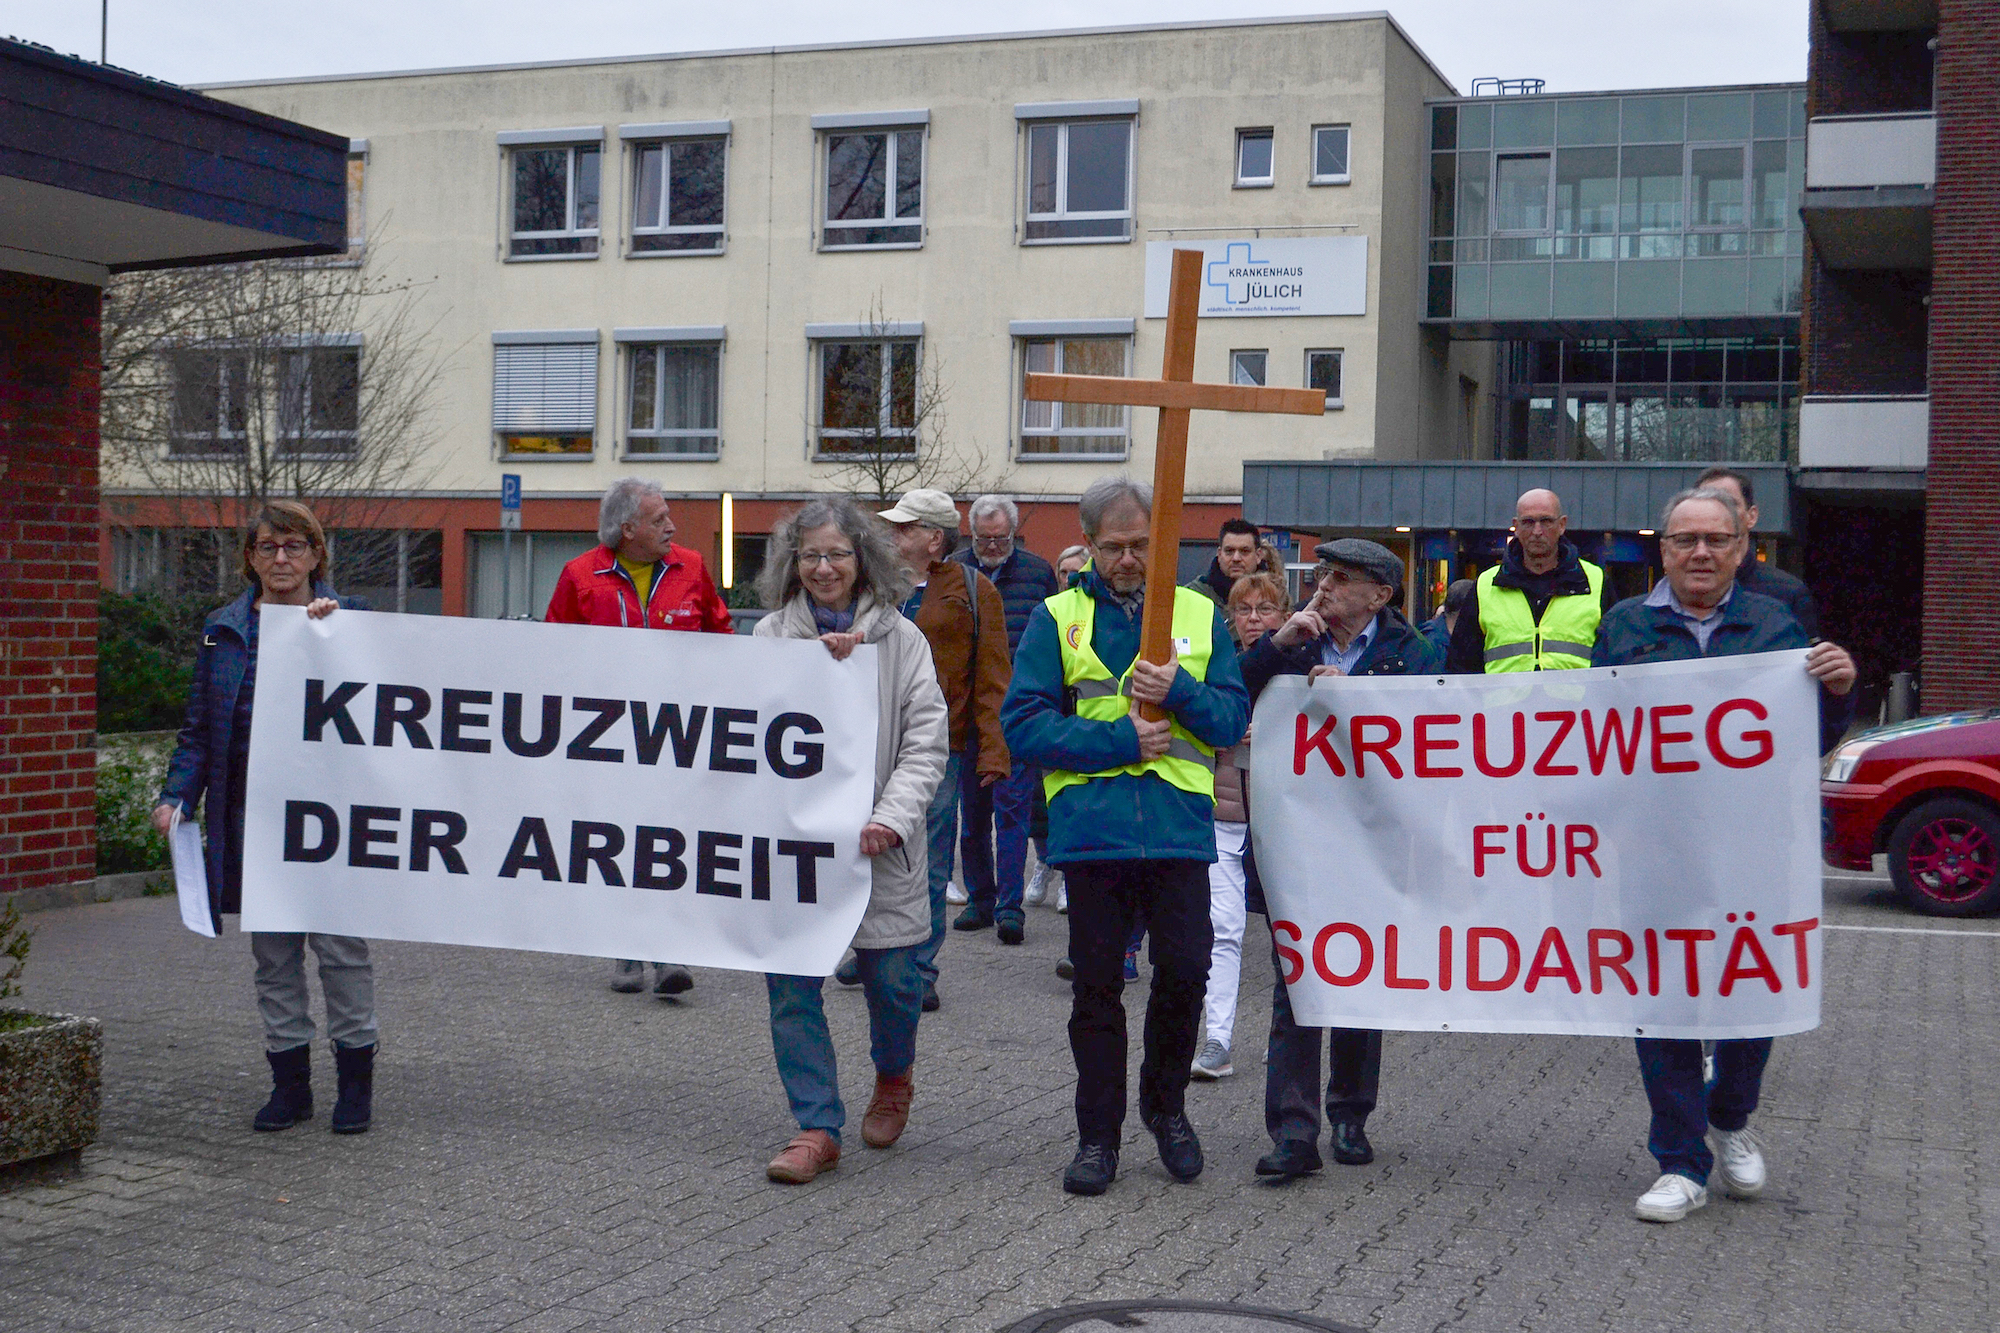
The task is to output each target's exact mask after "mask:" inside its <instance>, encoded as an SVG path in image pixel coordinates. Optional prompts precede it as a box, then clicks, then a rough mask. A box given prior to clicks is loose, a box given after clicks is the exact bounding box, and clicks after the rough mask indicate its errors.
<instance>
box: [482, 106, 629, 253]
mask: <svg viewBox="0 0 2000 1333" xmlns="http://www.w3.org/2000/svg"><path fill="white" fill-rule="evenodd" d="M499 144H500V170H501V182H500V221H501V236H502V241H501V258H502V260H503V262H506V263H509V264H533V263H543V262H547V261H550V260H587V259H596V258H597V257H598V256H599V255H600V254H602V253H603V251H604V201H605V189H604V157H605V154H604V127H603V126H602V125H586V126H579V127H577V128H574V129H566V130H507V131H504V132H502V133H501V134H500V135H499ZM555 150H563V151H566V152H567V154H568V157H567V162H566V168H567V169H566V176H565V180H566V186H565V189H564V195H565V198H564V201H563V219H564V222H565V224H566V225H565V226H564V227H563V228H562V229H561V230H559V231H515V230H514V183H515V179H516V172H515V166H514V154H515V153H517V152H548V151H555ZM579 150H589V151H593V152H595V153H596V154H597V225H596V226H595V227H579V226H577V225H576V204H577V198H576V181H577V153H578V151H579ZM555 240H579V241H582V240H588V241H591V242H593V244H592V245H591V246H590V248H588V249H578V250H574V251H571V252H568V253H564V254H548V255H523V254H516V253H514V246H515V244H516V243H517V242H520V241H555Z"/></svg>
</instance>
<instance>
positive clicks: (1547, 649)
mask: <svg viewBox="0 0 2000 1333" xmlns="http://www.w3.org/2000/svg"><path fill="white" fill-rule="evenodd" d="M1568 531H1569V519H1568V517H1567V516H1566V515H1565V514H1564V513H1563V505H1562V499H1561V497H1559V496H1558V495H1557V494H1556V493H1555V492H1554V491H1545V490H1533V491H1529V492H1527V493H1526V494H1525V495H1523V496H1522V497H1521V498H1520V499H1519V500H1516V501H1515V502H1514V535H1513V537H1511V538H1509V539H1508V542H1507V553H1506V554H1505V555H1504V556H1502V557H1501V560H1500V563H1499V564H1498V565H1495V566H1494V567H1493V568H1492V569H1489V570H1487V571H1486V572H1485V573H1483V574H1481V575H1480V576H1479V577H1478V579H1477V580H1475V581H1474V587H1473V594H1472V601H1471V603H1470V604H1469V605H1467V606H1466V608H1465V610H1464V611H1462V612H1460V613H1459V617H1458V623H1457V624H1455V625H1454V626H1452V631H1451V645H1450V647H1449V648H1448V649H1447V650H1446V652H1445V670H1446V671H1449V672H1453V673H1455V674H1457V675H1461V676H1476V675H1479V674H1480V673H1482V672H1486V673H1499V672H1504V671H1570V670H1574V669H1576V668H1578V667H1587V666H1589V665H1590V649H1591V645H1592V644H1593V643H1595V642H1596V640H1597V621H1598V618H1599V617H1600V616H1602V615H1603V614H1604V612H1606V611H1608V610H1610V609H1611V607H1612V605H1613V604H1615V603H1616V602H1617V600H1618V598H1617V595H1616V594H1614V593H1613V592H1612V590H1611V581H1610V580H1609V579H1607V578H1605V577H1604V571H1603V570H1602V569H1600V568H1598V567H1597V566H1596V565H1593V564H1591V563H1590V561H1588V560H1585V559H1583V558H1582V557H1581V556H1579V555H1578V554H1577V553H1576V547H1574V546H1572V545H1571V544H1570V543H1569V541H1568V539H1567V538H1566V537H1565V536H1564V534H1565V533H1566V532H1568Z"/></svg>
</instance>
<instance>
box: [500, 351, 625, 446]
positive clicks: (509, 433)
mask: <svg viewBox="0 0 2000 1333" xmlns="http://www.w3.org/2000/svg"><path fill="white" fill-rule="evenodd" d="M579 344H587V345H588V346H589V347H590V351H591V363H592V366H593V368H594V371H595V374H594V375H593V376H592V378H591V380H590V382H589V383H590V426H589V428H588V429H585V430H579V429H568V428H556V427H551V428H550V429H548V430H544V431H539V432H536V431H526V430H511V429H508V428H506V427H503V426H502V425H501V424H500V423H499V421H498V420H492V421H489V422H488V427H487V428H488V431H489V434H490V437H491V438H492V440H493V447H494V453H495V456H496V457H498V458H500V459H502V460H504V461H506V462H509V463H588V462H590V461H591V460H593V459H595V458H596V457H597V439H598V423H597V418H598V413H599V400H600V398H601V397H602V394H601V387H602V386H601V385H600V383H599V379H598V377H599V376H601V375H602V374H603V370H604V358H603V356H602V355H601V354H600V353H599V348H598V334H597V330H596V329H546V330H509V331H507V332H502V333H495V334H493V348H494V358H493V370H492V382H491V392H492V393H493V394H494V395H495V396H497V395H498V392H499V381H500V365H499V361H500V357H499V349H500V348H502V347H508V346H532V347H547V346H574V345H579ZM537 434H539V435H546V436H563V435H586V436H588V437H589V439H590V448H589V449H588V450H577V451H575V452H573V453H540V452H535V451H527V452H516V451H515V450H514V449H513V448H511V447H510V445H509V443H508V442H509V441H510V440H513V439H515V438H519V437H531V436H534V435H537Z"/></svg>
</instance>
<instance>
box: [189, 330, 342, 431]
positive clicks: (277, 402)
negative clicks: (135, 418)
mask: <svg viewBox="0 0 2000 1333" xmlns="http://www.w3.org/2000/svg"><path fill="white" fill-rule="evenodd" d="M329 342H330V343H332V344H333V345H327V346H312V347H278V348H269V349H251V348H216V349H206V348H203V349H190V350H186V351H180V352H175V353H173V354H172V356H171V358H170V360H169V374H170V375H171V376H172V396H171V399H170V410H171V413H172V426H171V429H170V433H169V440H168V450H169V452H170V454H171V456H173V457H176V458H202V457H216V456H228V455H240V454H242V453H244V452H245V451H246V450H247V449H248V447H249V443H250V439H251V436H252V434H253V433H255V434H259V435H261V436H262V437H263V438H265V439H267V440H268V441H269V442H270V444H271V446H272V447H273V449H274V451H275V452H276V453H278V454H280V455H289V456H292V457H301V458H339V457H343V456H346V455H348V454H352V453H353V452H354V450H355V446H356V439H357V431H358V428H359V425H360V422H359V417H360V400H361V393H360V388H361V347H360V344H359V340H358V339H355V340H353V341H352V343H351V345H350V343H349V341H348V340H347V339H346V338H345V337H337V338H335V339H330V340H329ZM267 395H269V396H267Z"/></svg>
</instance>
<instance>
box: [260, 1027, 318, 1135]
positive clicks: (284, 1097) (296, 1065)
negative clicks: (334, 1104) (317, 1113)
mask: <svg viewBox="0 0 2000 1333" xmlns="http://www.w3.org/2000/svg"><path fill="white" fill-rule="evenodd" d="M264 1058H265V1059H266V1060H268V1061H270V1062H271V1100H270V1101H268V1102H265V1103H264V1109H263V1110H261V1111H259V1112H257V1119H256V1121H255V1125H256V1127H257V1128H258V1129H290V1128H291V1127H292V1126H293V1125H296V1124H298V1123H299V1121H301V1120H310V1119H312V1118H313V1090H312V1047H310V1046H294V1047H292V1049H291V1050H289V1051H266V1052H264Z"/></svg>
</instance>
